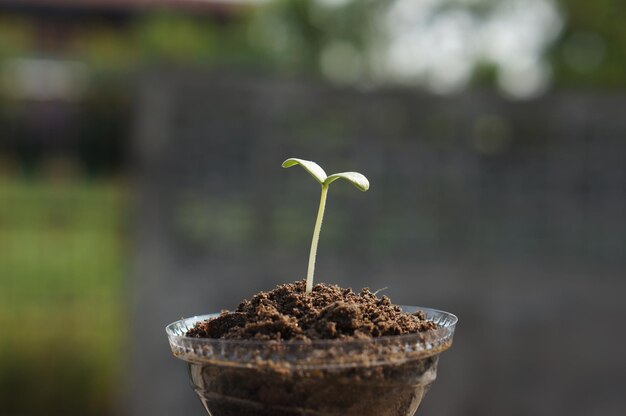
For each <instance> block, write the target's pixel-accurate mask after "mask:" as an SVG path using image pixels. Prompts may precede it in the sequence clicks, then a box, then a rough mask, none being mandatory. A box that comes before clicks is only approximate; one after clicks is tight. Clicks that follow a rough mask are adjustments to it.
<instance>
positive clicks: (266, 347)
mask: <svg viewBox="0 0 626 416" xmlns="http://www.w3.org/2000/svg"><path fill="white" fill-rule="evenodd" d="M295 165H300V166H302V167H303V168H304V169H305V170H306V171H308V172H309V173H310V174H311V176H313V177H314V178H315V179H316V180H317V181H318V182H319V183H320V185H321V188H322V193H321V199H320V206H319V210H318V215H317V220H316V223H315V228H314V232H313V240H312V243H311V252H310V256H309V265H308V273H307V278H306V280H305V281H299V282H295V283H290V284H284V285H280V286H278V287H276V288H274V289H273V290H271V291H269V292H260V293H257V294H255V295H254V296H253V297H252V298H250V299H249V300H244V301H243V302H242V303H241V304H240V305H239V306H238V307H237V309H236V310H235V311H233V312H222V313H221V314H210V315H204V316H198V317H193V318H189V319H182V320H180V321H177V322H174V323H173V324H170V325H169V326H168V327H167V328H166V331H167V335H168V338H169V342H170V346H171V349H172V352H173V354H174V356H176V357H177V358H180V359H182V360H184V361H186V362H187V363H188V366H189V374H190V378H191V382H192V385H193V387H194V389H195V391H196V393H197V394H198V396H199V397H200V399H201V400H202V403H203V404H204V406H205V408H206V409H207V411H208V412H209V414H210V415H213V416H248V415H250V416H252V415H254V416H296V415H303V416H304V415H325V416H331V415H333V416H334V415H336V416H340V415H341V416H370V415H371V416H410V415H413V414H415V412H416V410H417V408H418V406H419V404H420V402H421V400H422V397H423V396H424V394H425V392H426V391H427V389H428V387H429V386H430V384H431V383H432V382H433V381H434V380H435V377H436V373H437V362H438V357H439V354H440V353H441V352H443V351H445V350H446V349H448V348H449V347H450V346H451V344H452V337H453V335H454V330H455V325H456V322H457V318H456V317H455V316H454V315H452V314H449V313H447V312H443V311H438V310H434V309H428V308H419V307H411V306H402V307H400V306H396V305H394V304H392V303H391V301H390V300H389V298H387V297H386V296H382V297H380V298H379V297H378V296H377V293H372V292H371V291H370V290H369V289H367V288H366V289H363V290H361V291H360V292H358V293H357V292H353V291H352V290H351V289H343V288H340V287H338V286H334V285H325V284H317V285H314V284H313V276H314V270H315V257H316V252H317V244H318V241H319V235H320V230H321V226H322V220H323V216H324V209H325V205H326V197H327V193H328V189H329V186H330V184H331V183H333V182H334V181H335V180H337V179H344V180H347V181H349V182H351V183H352V184H353V185H355V186H356V187H357V188H358V189H360V190H361V191H367V190H368V188H369V182H368V181H367V179H366V178H365V176H363V175H361V174H360V173H356V172H343V173H337V174H333V175H330V176H328V175H326V173H325V172H324V170H323V169H322V168H321V167H320V166H319V165H317V164H316V163H314V162H311V161H307V160H303V159H295V158H291V159H287V160H286V161H285V162H284V163H283V165H282V166H283V167H285V168H288V167H291V166H295Z"/></svg>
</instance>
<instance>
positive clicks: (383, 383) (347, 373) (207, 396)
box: [166, 306, 457, 416]
mask: <svg viewBox="0 0 626 416" xmlns="http://www.w3.org/2000/svg"><path fill="white" fill-rule="evenodd" d="M402 309H403V310H404V311H405V312H408V313H414V312H417V311H420V310H421V311H423V312H424V314H425V315H426V318H427V319H429V320H432V321H434V322H435V323H436V324H437V325H438V328H437V329H435V330H431V331H427V332H423V333H418V334H409V335H399V336H386V337H380V338H373V339H366V340H350V341H342V340H316V341H310V342H304V341H255V340H220V339H200V338H190V337H186V336H185V333H186V332H187V330H188V329H189V328H191V327H193V325H194V324H195V323H196V322H198V321H202V320H206V319H211V318H213V317H216V316H218V314H211V315H204V316H197V317H193V318H188V319H183V320H180V321H177V322H174V323H172V324H170V325H168V326H167V328H166V332H167V336H168V338H169V342H170V346H171V349H172V353H173V354H174V356H175V357H177V358H179V359H181V360H184V361H185V362H187V364H188V366H189V374H190V378H191V383H192V386H193V388H194V390H195V391H196V393H197V394H198V396H199V397H200V400H202V403H203V404H204V406H205V408H206V409H207V411H208V412H209V415H211V416H253V415H254V416H300V415H302V416H304V415H315V416H322V415H323V416H370V415H371V416H412V415H414V414H415V411H416V410H417V407H418V406H419V404H420V402H421V401H422V398H423V396H424V394H425V393H426V391H427V390H428V388H429V386H430V385H431V384H432V382H433V381H434V380H435V378H436V375H437V362H438V358H439V354H440V353H441V352H443V351H445V350H447V349H448V348H450V346H451V345H452V337H453V335H454V330H455V326H456V323H457V317H456V316H454V315H452V314H450V313H448V312H443V311H438V310H435V309H428V308H420V307H415V306H403V307H402Z"/></svg>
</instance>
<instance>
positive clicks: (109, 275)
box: [0, 179, 127, 416]
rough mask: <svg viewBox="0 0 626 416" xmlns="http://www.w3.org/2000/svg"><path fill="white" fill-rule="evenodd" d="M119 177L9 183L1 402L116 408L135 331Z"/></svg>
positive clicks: (2, 198)
mask: <svg viewBox="0 0 626 416" xmlns="http://www.w3.org/2000/svg"><path fill="white" fill-rule="evenodd" d="M126 202H127V198H126V193H125V192H124V187H123V186H120V185H119V183H106V182H92V183H85V182H62V183H57V182H42V181H39V182H33V181H27V180H21V179H20V180H2V181H0V328H2V333H1V334H0V403H2V414H3V415H8V416H17V415H20V416H21V415H34V414H38V415H40V414H48V415H52V414H59V415H61V414H63V415H68V414H76V415H78V414H80V415H87V414H88V415H104V414H112V413H113V407H114V404H115V403H114V402H115V395H116V393H117V390H116V383H117V382H118V381H119V373H120V371H121V369H122V364H123V361H122V360H123V355H122V353H123V351H122V348H123V340H124V335H125V332H126V327H125V325H126V321H125V319H124V318H125V310H124V291H123V288H124V277H125V276H126V264H127V263H126V257H127V256H126V250H125V247H124V244H125V241H126V240H125V237H126V232H127V228H126V227H125V226H126V213H127V204H126Z"/></svg>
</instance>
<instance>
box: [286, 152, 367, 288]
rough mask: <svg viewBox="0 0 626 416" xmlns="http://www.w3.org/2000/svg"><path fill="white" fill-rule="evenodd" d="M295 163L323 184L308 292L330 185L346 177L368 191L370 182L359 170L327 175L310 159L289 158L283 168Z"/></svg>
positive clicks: (312, 250) (360, 188)
mask: <svg viewBox="0 0 626 416" xmlns="http://www.w3.org/2000/svg"><path fill="white" fill-rule="evenodd" d="M295 165H300V166H302V167H303V168H304V170H306V171H307V172H309V174H310V175H311V176H313V178H315V180H316V181H318V182H319V183H320V185H322V196H321V198H320V207H319V209H318V211H317V220H316V221H315V228H314V229H313V240H312V241H311V252H310V253H309V268H308V270H307V274H306V293H311V291H312V290H313V274H314V273H315V256H316V255H317V243H318V241H319V239H320V230H321V229H322V221H323V219H324V208H325V207H326V194H328V186H329V185H330V184H331V183H333V182H335V181H336V180H337V179H345V180H347V181H348V182H350V183H352V184H353V185H354V186H356V187H357V189H359V190H360V191H363V192H365V191H367V190H368V189H369V187H370V183H369V181H368V180H367V178H366V177H365V176H363V175H361V174H360V173H357V172H341V173H334V174H332V175H330V176H328V175H326V172H324V169H322V168H321V167H320V165H318V164H317V163H315V162H311V161H310V160H303V159H296V158H289V159H287V160H285V161H284V162H283V165H282V166H283V168H290V167H292V166H295Z"/></svg>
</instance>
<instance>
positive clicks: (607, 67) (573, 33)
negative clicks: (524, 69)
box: [550, 0, 626, 88]
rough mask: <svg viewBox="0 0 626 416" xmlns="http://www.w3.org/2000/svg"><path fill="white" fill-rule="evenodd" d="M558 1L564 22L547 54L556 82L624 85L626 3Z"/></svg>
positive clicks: (590, 85) (604, 85)
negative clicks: (559, 34) (556, 39)
mask: <svg viewBox="0 0 626 416" xmlns="http://www.w3.org/2000/svg"><path fill="white" fill-rule="evenodd" d="M559 3H560V5H561V9H562V10H563V13H564V14H565V17H566V22H567V23H566V25H565V28H564V30H563V31H562V33H561V36H560V38H559V39H558V41H557V42H556V44H555V45H554V47H553V48H552V51H551V57H550V58H551V62H552V64H553V67H554V69H555V80H556V83H557V85H570V86H572V85H575V86H582V87H589V88H593V87H597V88H611V87H613V88H624V87H626V73H625V72H624V68H626V24H625V22H626V2H623V1H619V0H596V1H585V0H559Z"/></svg>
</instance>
